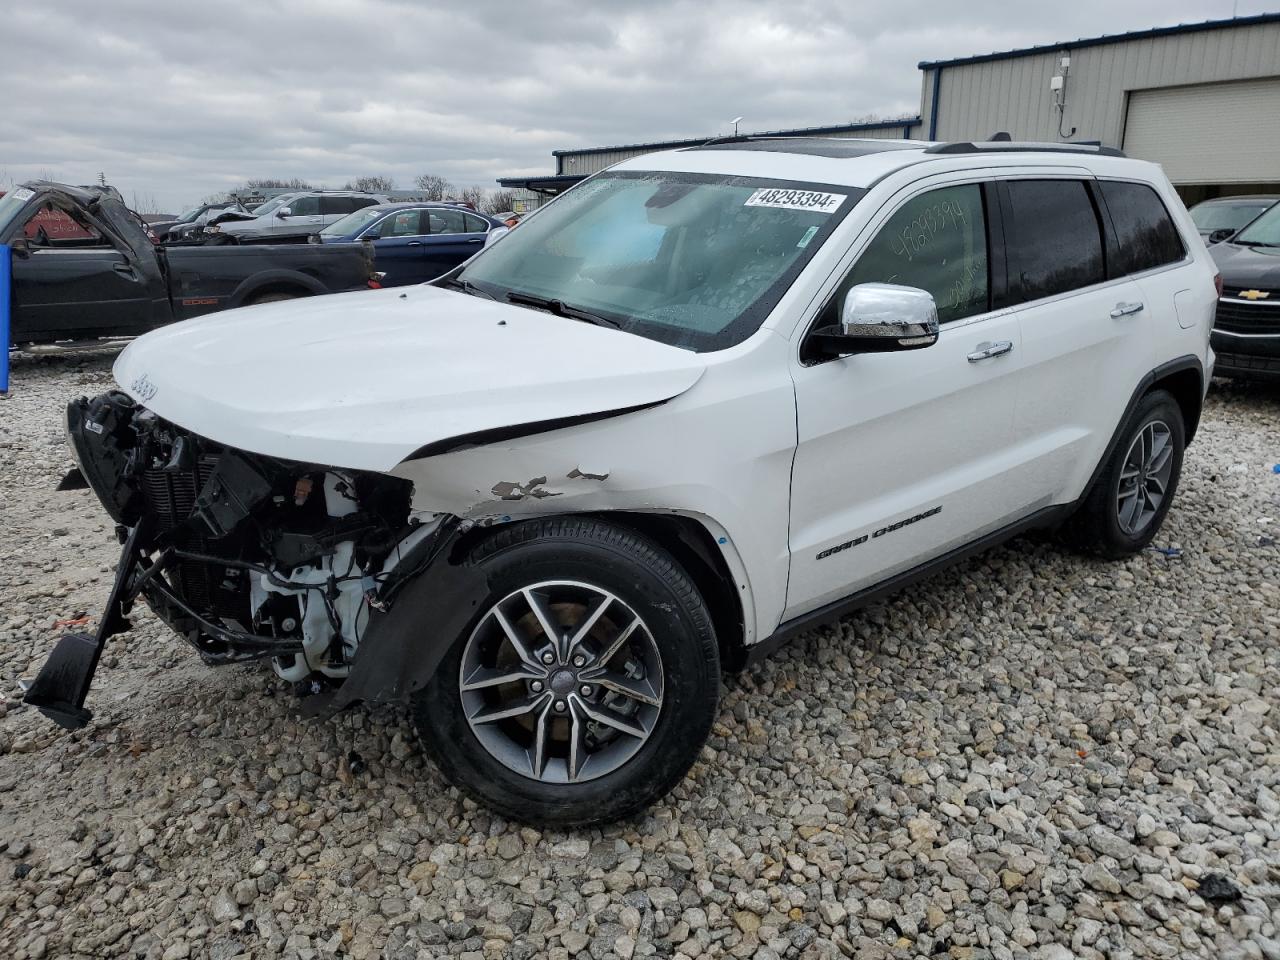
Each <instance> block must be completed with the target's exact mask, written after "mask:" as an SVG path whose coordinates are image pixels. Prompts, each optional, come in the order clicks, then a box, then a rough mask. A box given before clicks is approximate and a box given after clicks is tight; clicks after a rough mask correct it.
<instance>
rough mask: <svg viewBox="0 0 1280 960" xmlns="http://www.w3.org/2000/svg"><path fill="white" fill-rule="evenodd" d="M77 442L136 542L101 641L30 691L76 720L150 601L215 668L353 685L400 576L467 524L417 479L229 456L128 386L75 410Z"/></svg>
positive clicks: (71, 412) (71, 641)
mask: <svg viewBox="0 0 1280 960" xmlns="http://www.w3.org/2000/svg"><path fill="white" fill-rule="evenodd" d="M67 434H68V440H69V442H70V444H71V447H72V451H73V455H74V458H75V460H76V464H77V466H78V467H79V468H80V471H81V473H82V474H83V476H84V478H85V480H86V482H87V483H88V485H89V486H90V487H91V488H92V489H93V491H94V493H95V494H96V496H97V497H98V499H99V500H101V501H102V503H103V506H104V507H106V509H107V511H108V512H109V513H110V515H111V517H112V518H113V519H114V520H115V521H116V523H117V524H119V525H120V526H119V530H120V533H121V540H122V542H123V543H124V545H125V548H124V553H123V554H122V556H121V561H120V565H119V568H118V571H117V578H116V584H115V587H114V589H113V591H112V595H111V598H110V600H109V602H108V610H107V612H106V613H105V614H104V616H103V618H102V621H101V623H100V627H99V631H98V636H97V637H88V636H85V635H70V636H68V637H65V638H63V641H62V642H60V643H59V645H58V647H57V648H56V649H55V651H54V654H53V655H52V656H51V657H50V659H49V662H48V663H47V664H46V667H45V669H44V670H42V671H41V674H40V676H39V677H37V679H36V681H35V682H34V683H33V685H32V687H31V688H30V689H29V690H28V692H27V698H26V699H27V701H28V702H29V703H32V704H33V705H35V706H37V707H39V708H40V709H42V710H44V712H46V713H47V714H49V715H50V716H51V717H53V718H54V719H55V720H58V722H60V723H63V724H64V725H65V726H80V725H83V723H84V722H86V721H87V719H88V713H87V712H86V711H84V709H83V703H84V694H85V693H86V692H87V689H88V686H89V682H90V680H91V679H92V674H93V670H94V669H95V668H96V665H97V658H98V656H99V655H100V653H101V648H102V645H103V644H104V643H105V641H106V639H107V638H108V637H109V636H110V635H112V634H113V633H117V632H120V631H122V630H124V629H127V628H128V622H127V620H125V616H126V615H127V613H128V612H129V608H130V605H131V604H132V602H133V600H134V599H136V598H137V597H139V596H141V597H143V598H144V599H145V600H146V601H147V603H148V604H149V605H150V606H151V608H152V609H153V610H154V611H155V613H156V614H157V615H158V616H159V617H160V618H161V619H162V620H163V621H164V622H165V623H167V624H168V625H169V626H170V627H171V628H172V629H173V630H174V631H175V632H177V633H178V634H179V635H180V636H182V637H183V638H184V639H186V640H187V642H189V643H190V644H191V645H192V646H193V647H195V649H196V650H197V652H198V653H199V654H200V656H201V658H202V659H203V660H204V661H205V662H207V663H210V664H225V663H233V662H242V661H248V660H257V659H270V660H271V663H272V666H273V668H274V669H275V671H276V673H277V674H278V675H279V676H280V677H282V678H283V679H285V680H288V681H291V682H299V681H303V680H307V679H310V678H317V677H327V678H332V679H334V680H340V679H343V678H345V677H346V676H347V675H348V673H349V672H350V669H351V665H352V661H353V659H354V657H355V653H356V650H357V649H358V647H359V645H360V641H361V638H362V635H363V634H364V632H365V629H366V627H367V626H368V623H369V619H370V616H371V614H373V613H375V612H378V611H382V610H385V609H386V603H387V598H389V597H390V596H391V595H392V594H393V593H394V590H395V588H396V585H397V570H398V569H399V568H400V567H402V566H405V565H407V566H417V565H419V561H420V558H421V557H422V556H430V555H432V547H433V545H434V544H436V543H437V542H438V541H440V540H441V539H442V538H443V536H444V534H446V533H454V534H456V532H457V530H458V527H459V524H458V522H457V521H456V519H455V518H446V517H443V516H441V515H425V516H422V515H413V514H412V513H411V509H410V496H411V492H412V486H411V484H410V483H409V482H408V481H406V480H402V479H399V478H396V477H390V476H385V475H383V474H377V473H368V472H360V471H343V470H334V469H330V468H326V467H320V466H315V465H310V464H302V463H295V462H291V461H283V460H277V459H273V458H270V457H265V456H259V455H256V454H251V453H247V452H245V451H241V450H235V449H231V448H228V447H225V446H222V445H220V444H217V443H214V442H212V441H210V440H207V439H205V438H203V437H199V436H197V435H195V434H192V433H190V432H188V431H185V430H182V429H180V428H178V427H175V426H174V425H172V424H169V423H167V422H165V421H163V420H161V419H160V418H158V417H157V416H155V414H153V413H151V412H150V411H148V410H146V409H145V408H142V407H140V406H138V405H137V404H136V403H135V402H134V401H133V400H132V399H131V398H130V397H129V396H127V395H126V394H124V393H121V392H118V391H113V392H111V393H107V394H104V395H102V396H100V397H97V398H95V399H93V400H87V399H80V400H77V401H74V402H73V403H71V404H70V405H69V407H68V410H67Z"/></svg>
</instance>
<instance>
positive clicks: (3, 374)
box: [0, 243, 13, 393]
mask: <svg viewBox="0 0 1280 960" xmlns="http://www.w3.org/2000/svg"><path fill="white" fill-rule="evenodd" d="M9 262H10V261H9V248H8V247H7V246H5V245H4V244H2V243H0V393H7V392H8V391H9V304H10V302H11V301H12V300H13V296H12V294H11V293H10V292H9V279H10V278H11V277H12V276H13V271H12V270H11V269H10V267H9Z"/></svg>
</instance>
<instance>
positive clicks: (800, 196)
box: [743, 187, 844, 213]
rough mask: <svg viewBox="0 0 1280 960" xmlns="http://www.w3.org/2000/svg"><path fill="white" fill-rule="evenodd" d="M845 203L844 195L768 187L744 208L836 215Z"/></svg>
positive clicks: (755, 194) (753, 197)
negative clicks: (808, 211)
mask: <svg viewBox="0 0 1280 960" xmlns="http://www.w3.org/2000/svg"><path fill="white" fill-rule="evenodd" d="M843 202H844V194H843V193H820V192H818V191H816V190H779V189H777V188H776V187H766V188H764V189H762V190H757V191H756V192H755V193H753V194H752V195H751V196H749V197H747V202H746V203H744V204H743V206H744V207H776V208H778V209H780V210H812V211H814V212H815V213H835V212H836V211H837V210H839V209H840V204H841V203H843Z"/></svg>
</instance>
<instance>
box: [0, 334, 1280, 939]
mask: <svg viewBox="0 0 1280 960" xmlns="http://www.w3.org/2000/svg"><path fill="white" fill-rule="evenodd" d="M110 359H111V358H110V357H109V356H107V357H103V356H95V357H91V358H89V359H66V358H57V359H53V358H40V359H26V360H20V361H19V362H18V363H17V366H16V370H15V382H14V384H13V389H12V393H11V395H10V396H9V397H8V398H5V399H0V488H2V489H3V491H4V495H3V501H2V502H0V956H2V957H6V958H14V960H20V958H36V957H85V958H97V957H117V956H119V957H123V956H128V957H138V958H164V960H178V958H184V957H189V956H190V957H212V958H219V960H227V958H231V957H268V956H277V955H283V956H287V957H301V958H312V957H316V958H327V957H346V956H351V957H359V958H363V957H390V958H397V960H399V958H412V957H434V956H446V955H461V956H465V957H471V958H476V960H481V958H483V960H489V958H500V957H512V958H530V957H549V958H555V960H563V958H567V957H573V956H577V957H584V958H585V957H592V958H597V960H599V958H605V957H615V956H616V957H621V958H623V960H629V958H631V957H633V956H634V957H646V956H657V957H668V956H684V957H689V958H693V957H720V956H731V957H758V958H762V960H768V958H774V957H804V958H827V957H832V958H834V957H840V956H849V957H860V958H862V957H865V958H876V957H890V956H893V957H898V956H902V957H907V956H928V957H949V958H956V960H960V958H980V957H993V958H1009V957H1033V958H1043V960H1066V958H1070V957H1082V958H1100V957H1107V958H1124V957H1195V956H1205V957H1215V958H1227V960H1229V958H1237V957H1265V958H1268V960H1276V958H1280V697H1278V695H1277V692H1278V691H1280V645H1278V644H1277V637H1280V546H1277V543H1276V542H1277V541H1280V475H1276V474H1274V473H1273V472H1272V469H1271V468H1272V465H1273V464H1275V463H1277V462H1280V391H1276V390H1267V389H1263V388H1261V387H1218V388H1216V389H1215V390H1214V392H1213V393H1212V394H1211V396H1210V400H1209V407H1208V410H1207V411H1206V415H1205V420H1204V424H1203V426H1202V427H1201V434H1200V437H1199V438H1198V440H1197V442H1196V444H1195V445H1194V446H1193V447H1192V448H1191V450H1190V452H1189V455H1188V459H1187V462H1186V466H1185V468H1184V473H1183V479H1182V488H1181V490H1180V492H1179V496H1178V501H1177V504H1176V505H1175V507H1174V510H1173V512H1172V513H1171V515H1170V517H1169V521H1168V522H1167V523H1166V525H1165V529H1164V531H1163V532H1162V534H1161V536H1160V538H1159V540H1158V542H1159V544H1160V545H1161V546H1164V547H1178V548H1180V549H1181V555H1180V556H1170V555H1167V554H1165V553H1161V552H1158V551H1154V550H1153V551H1149V552H1147V553H1144V554H1143V555H1141V556H1138V557H1135V558H1133V559H1131V560H1129V561H1127V562H1124V563H1119V564H1105V563H1098V562H1091V561H1085V560H1081V559H1079V558H1076V557H1073V556H1069V555H1067V554H1065V553H1062V552H1060V551H1058V550H1057V549H1055V548H1054V547H1053V546H1052V545H1050V544H1048V543H1046V542H1042V541H1038V540H1021V541H1018V542H1015V543H1013V544H1012V545H1010V546H1008V547H1006V548H1003V549H999V550H996V551H993V552H991V553H988V554H986V555H985V556H982V557H980V558H978V559H976V560H973V561H971V562H969V563H967V564H964V565H963V566H960V567H957V568H955V569H953V570H952V571H950V572H949V573H947V574H944V575H943V576H941V577H940V578H938V579H935V580H933V581H931V582H929V583H928V584H925V585H923V586H921V587H919V588H917V589H915V590H914V591H912V592H911V595H910V596H904V597H899V598H898V599H896V600H894V601H893V602H891V603H887V604H883V605H880V606H877V607H874V608H871V609H869V610H867V611H865V612H863V613H861V614H859V615H857V616H854V617H850V618H848V619H846V620H844V621H843V622H841V623H840V624H839V626H838V628H832V629H824V630H818V631H815V632H813V633H810V634H808V635H807V636H805V637H803V638H802V639H800V640H799V641H797V642H796V643H794V644H793V645H791V646H790V647H789V648H787V649H785V650H783V651H782V652H780V653H779V654H778V655H776V656H775V657H774V658H773V659H772V660H771V661H770V662H769V663H767V664H765V665H763V666H762V667H759V668H757V669H755V670H754V671H753V672H751V673H749V674H747V675H744V676H740V677H731V678H728V679H727V683H726V687H725V689H724V691H723V694H724V700H723V707H722V710H721V714H720V718H719V721H718V722H717V724H716V726H715V730H714V732H713V735H712V740H711V742H710V744H709V745H708V747H707V749H706V750H705V752H704V754H703V757H702V759H701V761H700V762H699V763H698V764H697V765H696V766H695V768H694V770H693V772H692V774H691V775H690V776H689V778H688V779H687V780H686V781H685V782H684V783H683V784H682V785H681V786H680V787H678V788H677V790H676V791H675V792H674V793H673V794H672V795H671V796H670V797H669V798H667V799H666V800H665V801H664V802H663V803H661V804H660V805H659V806H657V807H656V808H654V809H653V810H652V811H650V813H649V814H648V815H646V816H645V817H643V818H642V819H639V820H637V821H634V822H630V823H624V824H620V825H616V826H612V827H609V828H607V829H604V830H600V831H588V832H579V833H563V832H540V831H538V830H533V829H529V828H521V827H519V826H518V825H512V824H510V823H507V822H505V821H504V820H502V819H499V818H497V817H494V816H492V815H490V814H489V813H488V812H486V811H485V810H483V809H480V808H477V807H476V806H475V805H474V804H472V803H470V802H469V801H466V800H464V799H462V798H461V796H460V795H459V794H458V793H457V792H456V791H454V790H452V789H450V788H448V787H445V786H444V785H442V784H441V783H440V781H439V779H438V778H437V776H436V775H435V773H434V770H433V768H432V767H431V765H430V764H429V763H428V762H427V761H425V760H424V759H423V757H422V756H421V754H420V753H419V751H418V750H417V749H416V747H415V746H414V745H413V743H412V741H411V740H409V739H407V727H406V721H405V718H404V717H403V716H402V715H400V714H399V713H398V712H396V711H393V710H377V711H359V710H357V711H352V712H349V713H348V714H347V715H344V716H343V717H340V718H337V719H335V720H334V721H332V722H329V723H313V722H306V721H303V720H301V719H299V718H298V716H297V710H296V708H297V701H296V700H294V699H293V697H292V695H291V694H288V693H286V692H284V691H282V690H277V689H275V685H274V684H273V683H272V682H271V675H270V674H269V673H268V672H264V671H263V670H262V669H260V668H256V667H254V668H242V667H236V668H226V669H223V670H220V671H217V670H210V669H206V668H204V667H202V666H201V665H200V664H199V662H198V661H197V660H196V658H195V657H194V656H193V655H191V654H189V653H188V652H187V651H186V649H185V648H184V647H183V646H181V645H180V643H179V642H178V641H176V640H175V639H174V638H173V637H171V636H170V635H168V633H167V632H166V631H165V630H163V629H161V628H160V626H159V624H158V623H157V621H156V620H155V619H154V618H152V617H151V616H150V615H149V614H147V613H146V612H143V611H142V610H139V612H138V615H137V616H136V617H135V628H134V629H133V630H132V631H131V632H130V633H128V634H125V635H123V636H121V637H118V638H116V639H115V640H113V641H112V644H111V646H110V647H109V649H108V654H107V656H106V657H105V658H104V662H103V666H102V669H100V670H99V673H98V681H97V684H96V685H95V687H94V689H93V691H92V693H91V695H90V706H91V707H92V709H93V710H94V712H95V714H96V717H95V720H94V721H93V723H92V724H91V725H90V726H89V727H88V728H87V729H85V730H82V731H79V732H77V733H74V734H68V733H64V732H62V731H60V730H58V729H56V728H55V727H53V726H52V725H51V724H49V723H48V722H46V721H45V720H43V718H41V717H40V716H39V715H37V714H36V713H35V711H34V710H31V709H25V708H23V706H22V705H21V703H20V699H19V698H20V694H19V692H18V686H17V683H18V680H19V678H22V677H31V676H33V675H34V674H35V672H36V671H37V670H38V668H39V666H40V664H41V663H42V662H43V660H44V657H45V655H46V653H47V652H48V650H49V648H50V646H51V645H52V643H53V641H54V639H55V637H56V636H57V635H58V633H59V631H60V629H61V628H60V627H57V626H55V621H57V620H59V619H61V618H67V617H71V616H74V615H76V614H81V613H85V612H88V613H89V614H90V615H93V614H94V613H96V611H97V610H98V609H99V605H100V603H101V601H102V599H103V596H104V594H105V591H106V589H107V587H108V585H109V579H110V571H111V568H112V565H113V563H114V560H115V556H116V550H117V547H116V546H115V544H114V540H113V538H112V533H111V529H110V526H109V524H108V523H107V521H106V520H105V517H104V515H103V513H102V512H101V510H100V509H99V508H98V506H97V505H96V503H95V502H93V501H92V496H91V494H90V493H88V492H87V491H77V492H68V493H55V492H53V486H54V484H55V483H56V481H57V480H58V479H59V478H60V476H61V475H62V473H63V472H64V471H65V470H66V468H67V467H68V466H69V460H68V457H67V454H66V452H65V449H64V446H63V443H62V439H61V434H60V426H59V424H60V411H61V408H62V404H63V402H64V401H65V400H66V399H67V398H69V397H71V396H73V395H76V394H78V393H94V392H97V391H98V390H100V389H102V388H104V387H105V386H106V385H107V384H108V382H109V376H108V374H109V365H110ZM352 758H356V759H355V762H353V761H352Z"/></svg>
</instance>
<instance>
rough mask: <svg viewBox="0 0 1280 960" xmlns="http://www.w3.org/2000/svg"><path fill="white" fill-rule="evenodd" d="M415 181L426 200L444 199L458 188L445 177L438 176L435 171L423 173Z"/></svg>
mask: <svg viewBox="0 0 1280 960" xmlns="http://www.w3.org/2000/svg"><path fill="white" fill-rule="evenodd" d="M413 182H414V185H415V186H417V188H418V189H419V190H421V191H422V196H423V199H425V200H443V199H444V198H445V197H447V196H449V194H451V193H453V191H454V190H455V189H457V188H456V187H454V185H453V184H452V183H450V182H449V181H448V180H446V179H445V178H444V177H437V176H436V175H435V174H433V173H424V174H421V175H420V176H418V177H416V178H415V179H414V181H413Z"/></svg>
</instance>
